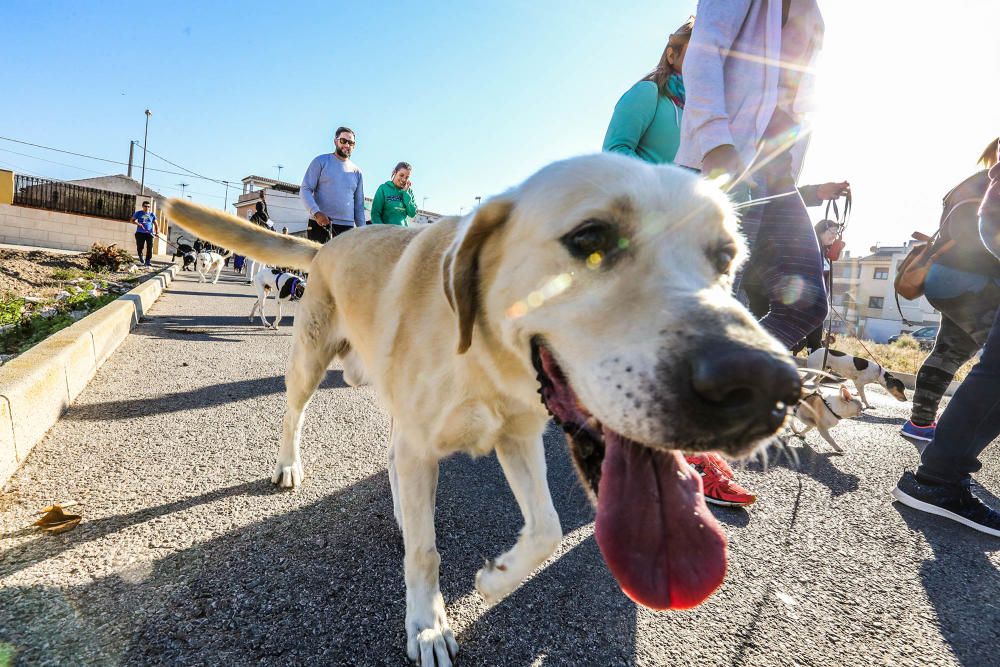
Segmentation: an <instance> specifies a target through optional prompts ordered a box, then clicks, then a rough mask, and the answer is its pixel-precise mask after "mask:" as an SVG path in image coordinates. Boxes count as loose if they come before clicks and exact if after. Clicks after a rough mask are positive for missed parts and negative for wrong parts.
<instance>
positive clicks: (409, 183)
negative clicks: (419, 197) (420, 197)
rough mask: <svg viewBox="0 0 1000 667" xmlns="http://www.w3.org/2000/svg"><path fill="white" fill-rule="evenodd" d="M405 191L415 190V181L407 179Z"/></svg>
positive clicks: (404, 185) (404, 186)
mask: <svg viewBox="0 0 1000 667" xmlns="http://www.w3.org/2000/svg"><path fill="white" fill-rule="evenodd" d="M403 189H404V190H412V189H413V181H411V180H410V179H406V183H404V184H403Z"/></svg>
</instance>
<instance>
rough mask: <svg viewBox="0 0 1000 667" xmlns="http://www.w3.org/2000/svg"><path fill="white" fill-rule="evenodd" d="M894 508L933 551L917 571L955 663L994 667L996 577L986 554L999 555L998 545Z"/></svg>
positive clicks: (998, 608) (999, 623)
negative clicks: (992, 666) (932, 554)
mask: <svg viewBox="0 0 1000 667" xmlns="http://www.w3.org/2000/svg"><path fill="white" fill-rule="evenodd" d="M893 507H895V508H896V511H897V512H899V514H900V516H902V517H903V520H904V521H905V522H906V525H907V526H909V528H910V530H914V531H917V532H919V533H921V534H922V535H923V537H924V539H925V540H926V542H927V544H928V545H930V547H931V549H932V550H933V551H934V558H928V559H927V560H925V561H924V562H923V564H922V565H921V566H920V579H921V581H922V583H923V586H924V590H926V591H927V598H928V599H929V600H930V602H931V605H933V607H934V611H935V612H936V613H937V624H938V628H939V629H940V631H941V636H942V637H943V638H944V640H945V641H946V642H948V645H949V646H950V647H951V650H952V652H953V653H954V655H955V658H956V659H957V660H958V661H959V662H960V663H961V664H962V665H964V666H965V667H985V666H986V665H996V664H997V655H996V649H997V646H1000V604H998V602H997V591H1000V572H998V571H997V567H996V566H995V565H994V564H993V563H992V561H990V559H989V557H988V554H991V553H995V552H997V551H1000V540H998V539H997V538H995V537H991V536H989V535H985V534H983V533H980V532H977V531H974V530H972V529H971V528H966V527H965V526H961V525H959V524H957V523H955V522H953V521H949V520H948V519H944V518H941V517H936V516H933V515H930V514H925V513H924V512H918V511H916V510H913V509H911V508H909V507H905V506H903V505H901V504H900V503H893Z"/></svg>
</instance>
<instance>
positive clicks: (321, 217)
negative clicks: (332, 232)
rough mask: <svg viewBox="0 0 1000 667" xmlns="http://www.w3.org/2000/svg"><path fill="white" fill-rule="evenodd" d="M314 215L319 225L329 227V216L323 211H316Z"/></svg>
mask: <svg viewBox="0 0 1000 667" xmlns="http://www.w3.org/2000/svg"><path fill="white" fill-rule="evenodd" d="M315 217H316V222H317V223H318V224H319V226H320V227H329V226H330V218H328V217H327V216H326V213H323V212H322V211H319V212H317V213H316V216H315Z"/></svg>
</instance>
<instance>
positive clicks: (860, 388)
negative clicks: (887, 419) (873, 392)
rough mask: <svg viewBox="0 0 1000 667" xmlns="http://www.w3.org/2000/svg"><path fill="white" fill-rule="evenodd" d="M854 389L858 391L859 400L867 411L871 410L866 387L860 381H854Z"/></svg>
mask: <svg viewBox="0 0 1000 667" xmlns="http://www.w3.org/2000/svg"><path fill="white" fill-rule="evenodd" d="M854 388H855V389H857V390H858V398H860V399H861V405H863V406H864V408H865V409H866V410H868V409H870V408H871V407H872V406H871V405H869V403H868V399H867V398H865V385H864V383H863V382H861V381H860V380H855V381H854Z"/></svg>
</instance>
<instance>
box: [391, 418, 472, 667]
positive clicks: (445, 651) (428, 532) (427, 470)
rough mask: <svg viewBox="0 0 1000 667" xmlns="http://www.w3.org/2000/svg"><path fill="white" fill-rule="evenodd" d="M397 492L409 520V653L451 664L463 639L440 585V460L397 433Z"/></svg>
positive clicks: (426, 665) (427, 662) (425, 666)
mask: <svg viewBox="0 0 1000 667" xmlns="http://www.w3.org/2000/svg"><path fill="white" fill-rule="evenodd" d="M392 449H393V454H394V461H395V469H396V474H397V476H398V479H397V489H396V490H397V492H398V494H399V505H400V510H401V513H402V519H403V545H404V547H405V550H406V555H405V557H404V561H403V564H404V565H403V568H404V575H405V579H406V654H407V655H408V656H409V657H410V660H413V661H414V662H417V663H418V664H420V665H421V666H422V667H435V666H436V667H451V664H452V663H451V659H452V657H454V656H455V654H456V653H458V642H456V641H455V635H454V633H452V631H451V628H450V627H449V626H448V617H447V615H446V613H445V609H444V598H443V597H441V589H440V588H439V585H438V569H439V567H440V565H441V557H440V556H439V555H438V552H437V546H436V544H435V538H434V496H435V495H436V493H437V481H438V462H437V460H436V459H433V458H427V456H426V454H424V453H423V452H422V451H416V450H417V448H415V447H413V446H412V445H411V444H409V443H407V442H406V441H405V440H404V439H402V438H401V437H400V436H399V431H398V430H397V431H395V432H394V434H393V443H392Z"/></svg>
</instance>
